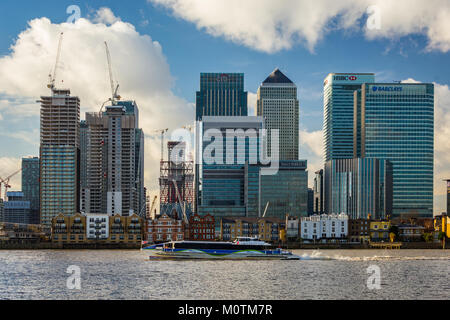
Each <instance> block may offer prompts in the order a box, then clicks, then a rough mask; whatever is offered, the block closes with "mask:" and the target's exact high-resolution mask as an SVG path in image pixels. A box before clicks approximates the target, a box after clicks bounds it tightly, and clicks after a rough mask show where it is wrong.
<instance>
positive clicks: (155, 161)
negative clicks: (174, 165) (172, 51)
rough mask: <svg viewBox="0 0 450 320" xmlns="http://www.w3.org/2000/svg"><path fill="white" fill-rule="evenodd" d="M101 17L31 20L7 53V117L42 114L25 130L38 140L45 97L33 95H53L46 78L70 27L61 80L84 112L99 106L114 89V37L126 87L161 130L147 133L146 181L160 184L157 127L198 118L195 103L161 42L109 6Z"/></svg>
mask: <svg viewBox="0 0 450 320" xmlns="http://www.w3.org/2000/svg"><path fill="white" fill-rule="evenodd" d="M93 21H96V23H95V22H93ZM93 21H90V20H87V19H83V18H82V19H79V20H78V21H77V22H76V23H74V24H68V23H62V24H54V23H52V22H51V21H50V20H49V19H47V18H39V19H34V20H32V21H30V22H29V26H28V28H27V29H26V30H25V31H23V32H22V33H20V34H19V35H18V38H17V40H16V42H15V43H14V44H13V45H12V46H11V48H10V51H11V53H10V54H9V55H6V56H4V57H1V58H0V74H1V75H2V76H1V77H0V96H1V99H0V112H1V114H2V118H3V122H4V121H8V123H12V122H14V121H17V120H18V119H21V118H23V117H35V121H34V122H35V127H34V128H28V129H27V131H25V132H19V133H20V134H21V136H22V137H25V136H27V134H28V137H29V138H32V139H31V140H30V141H37V143H39V140H38V139H39V104H37V103H36V104H34V105H33V104H30V101H32V102H34V101H35V100H36V99H39V96H41V95H48V94H50V91H49V89H48V88H47V87H46V85H47V82H48V74H49V71H50V70H51V69H52V68H53V65H54V63H55V56H56V49H57V46H58V38H59V33H60V32H64V39H63V43H62V51H61V62H60V66H59V68H58V71H57V79H56V86H57V87H68V88H70V89H71V93H72V94H73V95H77V96H79V97H80V100H81V118H84V113H85V112H86V111H99V109H100V106H101V104H102V103H103V102H104V101H105V100H107V99H108V98H109V97H110V96H111V92H110V85H109V76H108V67H107V62H106V53H105V46H104V41H107V42H108V46H109V49H110V52H111V58H112V64H113V69H114V77H115V79H117V80H118V81H119V83H120V84H121V86H120V89H119V91H120V94H121V96H122V97H123V99H132V100H136V102H137V104H138V106H139V111H140V125H141V127H142V128H143V130H144V132H145V133H146V135H154V136H153V137H147V139H146V145H145V160H146V163H145V179H146V180H145V183H146V185H147V186H148V187H149V188H150V189H152V190H155V189H157V186H158V181H157V177H158V175H159V170H158V167H159V158H160V151H159V150H160V140H159V135H157V134H155V133H154V132H153V131H154V129H159V128H170V129H176V128H179V127H181V126H183V125H185V124H187V123H188V122H193V121H194V113H193V107H192V105H190V104H188V103H187V102H186V101H184V100H183V99H181V98H179V97H177V96H175V95H174V94H173V92H172V87H173V84H174V80H173V78H172V76H171V74H170V68H169V65H168V63H167V61H166V58H165V56H164V54H163V53H162V48H161V46H160V44H159V43H158V42H156V41H153V40H152V39H151V38H150V37H149V36H148V35H141V34H139V33H138V32H137V31H136V30H135V28H134V26H133V25H132V24H130V23H126V22H123V21H121V20H120V19H119V18H117V17H115V16H114V14H113V13H112V12H111V10H109V9H107V8H102V9H100V10H98V11H97V14H96V15H95V17H94V18H93ZM62 80H63V81H64V82H63V83H62V82H61V81H62ZM5 97H6V98H5ZM8 134H12V133H11V132H9V133H5V132H2V133H0V136H3V137H5V136H8ZM16 136H17V134H16ZM2 139H3V138H2ZM11 148H14V146H11ZM13 160H14V159H12V158H0V163H1V164H2V166H3V167H4V169H5V170H2V171H5V172H4V174H6V173H7V172H8V170H7V169H9V167H13V166H14V165H10V164H11V162H12V161H13ZM15 160H16V161H17V162H19V159H15ZM5 164H8V165H7V167H8V168H6V167H5V166H6V165H5ZM17 167H20V162H19V163H17ZM2 174H3V172H2ZM19 185H20V184H19ZM14 187H16V186H14Z"/></svg>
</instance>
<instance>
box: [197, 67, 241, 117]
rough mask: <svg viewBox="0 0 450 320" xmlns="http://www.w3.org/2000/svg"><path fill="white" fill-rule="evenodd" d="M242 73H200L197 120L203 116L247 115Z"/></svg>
mask: <svg viewBox="0 0 450 320" xmlns="http://www.w3.org/2000/svg"><path fill="white" fill-rule="evenodd" d="M247 113H248V111H247V92H246V91H244V74H243V73H201V74H200V91H197V94H196V116H195V119H196V120H197V121H199V120H202V118H203V116H247Z"/></svg>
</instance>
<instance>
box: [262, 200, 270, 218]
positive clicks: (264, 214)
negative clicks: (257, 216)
mask: <svg viewBox="0 0 450 320" xmlns="http://www.w3.org/2000/svg"><path fill="white" fill-rule="evenodd" d="M268 207H269V201H267V203H266V208H265V209H264V213H263V215H262V217H263V218H264V217H265V216H266V213H267V208H268Z"/></svg>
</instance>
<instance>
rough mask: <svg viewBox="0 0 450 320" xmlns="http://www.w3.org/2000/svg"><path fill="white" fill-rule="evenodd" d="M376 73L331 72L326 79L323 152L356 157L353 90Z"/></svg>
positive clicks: (327, 157) (327, 156)
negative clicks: (354, 155)
mask: <svg viewBox="0 0 450 320" xmlns="http://www.w3.org/2000/svg"><path fill="white" fill-rule="evenodd" d="M374 81H375V75H374V74H373V73H330V74H329V75H328V76H327V77H326V78H325V81H324V89H323V93H324V96H323V106H324V123H323V132H324V156H325V161H328V160H331V159H348V158H353V128H354V117H353V110H354V105H353V103H354V99H353V95H354V91H355V90H357V89H360V88H361V85H362V84H363V83H365V82H374Z"/></svg>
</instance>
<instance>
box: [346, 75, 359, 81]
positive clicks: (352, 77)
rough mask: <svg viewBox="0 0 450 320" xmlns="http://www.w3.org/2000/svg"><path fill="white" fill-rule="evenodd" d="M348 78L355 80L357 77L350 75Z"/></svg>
mask: <svg viewBox="0 0 450 320" xmlns="http://www.w3.org/2000/svg"><path fill="white" fill-rule="evenodd" d="M348 79H349V80H351V81H355V80H356V79H357V78H356V76H350V77H348Z"/></svg>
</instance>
